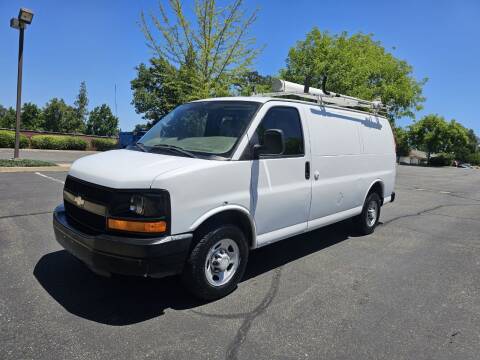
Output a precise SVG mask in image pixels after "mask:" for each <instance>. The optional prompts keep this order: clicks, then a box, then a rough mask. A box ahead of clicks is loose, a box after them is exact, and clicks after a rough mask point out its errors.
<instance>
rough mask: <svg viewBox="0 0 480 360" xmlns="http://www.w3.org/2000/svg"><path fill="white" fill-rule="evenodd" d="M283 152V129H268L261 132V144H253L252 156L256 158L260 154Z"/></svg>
mask: <svg viewBox="0 0 480 360" xmlns="http://www.w3.org/2000/svg"><path fill="white" fill-rule="evenodd" d="M284 152H285V139H284V137H283V131H282V130H279V129H268V130H265V132H264V133H263V144H261V145H258V144H257V145H254V146H253V157H254V158H255V159H258V158H259V157H260V155H281V154H283V153H284Z"/></svg>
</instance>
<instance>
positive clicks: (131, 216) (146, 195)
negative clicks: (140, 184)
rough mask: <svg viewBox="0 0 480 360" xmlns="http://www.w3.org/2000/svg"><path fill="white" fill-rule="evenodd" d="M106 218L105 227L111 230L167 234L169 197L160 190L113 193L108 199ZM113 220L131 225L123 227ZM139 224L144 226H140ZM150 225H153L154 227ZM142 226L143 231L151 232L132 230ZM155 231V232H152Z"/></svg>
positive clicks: (165, 192)
mask: <svg viewBox="0 0 480 360" xmlns="http://www.w3.org/2000/svg"><path fill="white" fill-rule="evenodd" d="M108 218H109V219H108V222H107V225H108V227H109V229H111V230H123V231H131V232H138V233H144V232H157V233H160V232H167V231H169V226H168V224H169V223H170V196H169V194H168V192H167V191H162V190H152V191H145V192H131V191H118V192H115V193H113V194H112V198H111V199H110V206H109V211H108ZM114 220H125V221H126V222H129V223H131V224H129V225H128V226H124V225H125V224H123V223H121V222H118V221H117V222H115V221H114ZM133 222H135V223H133ZM140 222H143V223H144V224H143V225H141V224H140ZM152 224H155V226H153V225H152ZM160 224H164V225H160ZM142 226H145V229H147V228H148V229H151V231H143V230H139V231H135V230H134V229H140V228H141V227H142ZM142 229H143V228H142ZM155 229H156V230H157V231H154V230H155ZM158 230H161V231H158Z"/></svg>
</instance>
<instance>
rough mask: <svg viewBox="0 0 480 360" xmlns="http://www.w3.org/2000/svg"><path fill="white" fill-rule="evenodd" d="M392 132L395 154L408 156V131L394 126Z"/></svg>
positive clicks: (409, 148)
mask: <svg viewBox="0 0 480 360" xmlns="http://www.w3.org/2000/svg"><path fill="white" fill-rule="evenodd" d="M394 134H395V144H396V152H397V156H408V155H409V154H410V150H411V147H410V143H409V139H408V132H407V131H406V130H405V129H403V128H401V127H395V129H394Z"/></svg>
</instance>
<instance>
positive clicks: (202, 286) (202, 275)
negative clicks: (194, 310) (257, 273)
mask: <svg viewBox="0 0 480 360" xmlns="http://www.w3.org/2000/svg"><path fill="white" fill-rule="evenodd" d="M222 239H231V240H233V241H234V242H235V243H236V244H237V246H238V250H239V263H238V265H237V268H236V271H235V272H234V273H233V275H232V277H231V278H230V280H229V281H228V282H227V283H225V284H223V285H219V286H213V285H211V284H210V283H209V281H208V280H207V275H206V270H205V263H206V261H207V255H208V253H209V251H210V250H211V249H212V247H213V246H214V245H215V244H217V243H218V241H220V240H222ZM197 240H198V242H197V243H196V244H195V246H194V247H193V249H192V251H191V253H190V256H189V257H188V259H187V262H186V264H185V268H184V270H183V274H182V281H183V283H184V285H185V286H186V288H187V289H188V290H189V291H190V292H191V293H192V294H193V295H194V296H195V297H197V298H199V299H202V300H215V299H219V298H221V297H224V296H226V295H227V294H229V293H231V292H232V291H233V290H235V289H236V287H237V284H238V282H239V281H240V280H241V279H242V277H243V274H244V272H245V268H246V266H247V261H248V245H247V239H246V238H245V234H244V233H243V232H242V231H241V230H240V229H239V228H238V227H237V226H235V225H218V226H216V227H210V228H209V229H208V230H206V231H204V232H202V233H201V234H199V236H198V239H197Z"/></svg>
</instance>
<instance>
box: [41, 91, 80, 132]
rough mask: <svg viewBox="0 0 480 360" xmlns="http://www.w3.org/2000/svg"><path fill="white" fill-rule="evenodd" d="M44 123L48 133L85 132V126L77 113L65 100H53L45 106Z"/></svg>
mask: <svg viewBox="0 0 480 360" xmlns="http://www.w3.org/2000/svg"><path fill="white" fill-rule="evenodd" d="M42 122H43V127H44V129H45V130H47V131H54V132H68V133H72V132H83V131H84V124H83V122H82V121H81V120H80V119H79V118H78V116H77V112H76V111H75V109H74V108H73V107H71V106H69V105H67V104H66V103H65V101H63V99H58V98H53V99H52V100H50V101H49V102H48V103H47V104H46V105H45V108H44V109H43V112H42Z"/></svg>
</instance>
